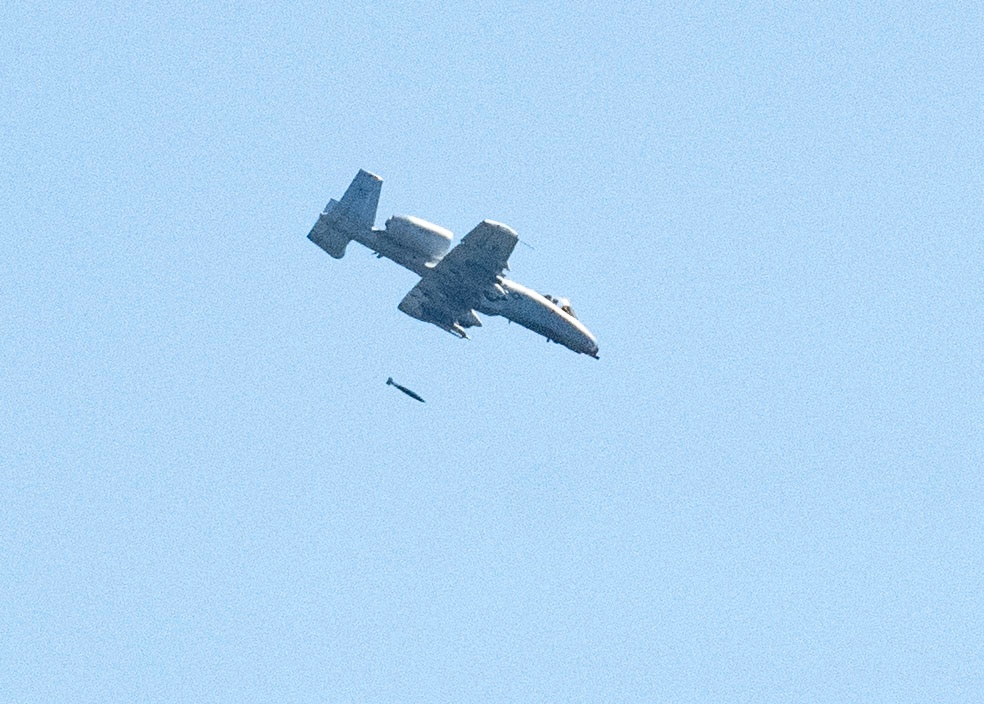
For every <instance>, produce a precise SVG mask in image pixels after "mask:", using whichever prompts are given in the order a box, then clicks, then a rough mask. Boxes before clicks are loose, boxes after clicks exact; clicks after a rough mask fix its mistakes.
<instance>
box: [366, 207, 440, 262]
mask: <svg viewBox="0 0 984 704" xmlns="http://www.w3.org/2000/svg"><path fill="white" fill-rule="evenodd" d="M383 232H384V234H385V236H386V238H387V239H389V240H391V241H392V242H395V243H397V244H399V245H400V246H402V247H406V248H407V249H410V250H413V251H414V252H417V253H419V254H421V255H422V256H424V257H425V258H426V259H427V260H428V261H434V260H437V259H440V258H441V257H443V256H444V255H445V254H447V253H448V250H449V249H450V248H451V239H452V238H453V237H454V235H453V234H451V231H450V230H446V229H444V228H443V227H441V226H440V225H435V224H433V223H430V222H427V221H426V220H421V219H420V218H416V217H414V216H413V215H394V216H393V217H391V218H390V219H389V220H387V221H386V229H385V230H384V231H383Z"/></svg>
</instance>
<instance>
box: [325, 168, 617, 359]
mask: <svg viewBox="0 0 984 704" xmlns="http://www.w3.org/2000/svg"><path fill="white" fill-rule="evenodd" d="M382 186H383V180H382V179H381V178H380V177H379V176H376V175H375V174H371V173H369V172H368V171H363V170H360V171H359V173H358V174H356V176H355V178H354V179H353V180H352V183H351V185H349V187H348V190H346V191H345V195H343V196H342V199H341V200H340V201H336V200H334V199H332V200H331V201H329V203H328V205H327V206H325V210H324V212H323V213H321V216H320V217H319V218H318V222H317V223H315V225H314V227H313V228H312V229H311V232H310V234H308V239H309V240H311V241H312V242H314V243H315V244H316V245H318V246H319V247H321V248H322V249H323V250H325V251H326V252H328V254H330V255H331V256H333V257H334V258H335V259H341V258H342V257H343V256H344V255H345V247H346V246H347V245H348V243H349V242H350V241H351V240H355V241H356V242H358V243H359V244H362V245H365V246H366V247H368V248H369V249H371V250H373V251H374V252H375V253H376V256H378V257H386V258H387V259H392V260H393V261H394V262H396V263H397V264H399V265H400V266H403V267H406V268H407V269H410V271H413V272H415V273H417V274H419V275H420V281H419V282H418V283H417V285H416V286H414V287H413V288H412V289H411V290H410V292H409V293H408V294H407V295H406V296H405V297H404V298H403V300H402V301H400V305H399V309H400V310H401V311H403V312H404V313H406V314H407V315H410V316H413V317H414V318H417V319H418V320H423V321H424V322H427V323H433V324H434V325H436V326H438V327H439V328H441V329H442V330H447V331H448V332H450V333H452V334H454V335H457V336H458V337H463V338H467V337H468V336H467V335H466V334H465V329H466V328H470V327H474V326H479V325H481V324H482V322H481V320H479V318H478V316H477V315H476V312H478V313H484V314H486V315H501V316H502V317H504V318H508V319H509V320H511V321H513V322H514V323H519V324H520V325H522V326H523V327H525V328H529V329H530V330H532V331H533V332H536V333H539V334H541V335H543V336H544V337H546V338H547V339H548V340H552V341H554V342H557V343H560V344H561V345H564V346H565V347H567V348H568V349H571V350H574V351H575V352H579V353H580V354H586V355H589V356H591V357H594V358H595V359H597V358H598V344H597V343H596V342H595V338H594V336H593V335H592V334H591V333H590V332H589V331H588V329H587V328H586V327H584V325H583V324H582V323H581V321H579V320H578V319H577V318H576V317H575V315H574V311H573V310H572V309H571V306H570V303H569V302H568V301H567V300H566V299H563V298H560V299H558V298H554V297H552V296H544V295H542V294H539V293H537V292H536V291H534V290H532V289H529V288H527V287H525V286H522V285H521V284H518V283H516V282H515V281H510V280H509V279H507V278H505V277H504V276H503V275H502V272H503V271H504V270H506V269H508V266H507V262H508V260H509V255H510V254H512V251H513V248H514V247H515V246H516V242H517V241H518V237H517V236H516V233H515V232H514V231H513V230H512V229H511V228H509V227H507V226H506V225H503V224H501V223H497V222H492V221H491V220H484V221H482V222H481V223H479V224H478V225H477V226H476V227H475V229H473V230H472V231H471V232H469V233H468V234H467V235H465V236H464V237H463V238H462V240H461V242H459V243H458V245H457V246H456V247H454V248H453V249H451V238H452V237H453V235H452V234H451V232H449V231H448V230H446V229H444V228H443V227H440V226H438V225H434V224H433V223H429V222H427V221H425V220H421V219H420V218H416V217H413V216H410V215H394V216H393V217H391V218H390V219H389V220H387V221H386V227H385V229H382V230H377V229H375V228H374V227H373V224H374V223H375V220H376V207H377V205H378V204H379V192H380V190H381V189H382ZM449 250H450V251H449Z"/></svg>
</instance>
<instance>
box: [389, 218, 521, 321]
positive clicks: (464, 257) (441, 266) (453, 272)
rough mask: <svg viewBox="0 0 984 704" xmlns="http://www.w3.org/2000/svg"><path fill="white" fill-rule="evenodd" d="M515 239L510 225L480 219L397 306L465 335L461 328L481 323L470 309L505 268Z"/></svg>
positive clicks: (408, 313)
mask: <svg viewBox="0 0 984 704" xmlns="http://www.w3.org/2000/svg"><path fill="white" fill-rule="evenodd" d="M518 239H519V238H518V237H517V235H516V233H515V232H514V231H513V230H512V228H510V227H508V226H506V225H503V224H501V223H497V222H492V221H491V220H483V221H482V222H481V223H479V224H478V225H477V226H476V227H475V228H474V229H473V230H472V231H471V232H469V233H468V234H467V235H465V236H464V237H463V238H462V240H461V242H460V243H459V244H458V246H457V247H455V248H454V249H452V250H451V251H450V252H448V253H447V254H446V255H445V256H444V258H443V259H441V261H439V262H438V263H437V264H436V265H435V266H434V268H433V269H431V270H430V271H428V272H427V273H425V274H424V275H423V276H422V277H421V279H420V282H419V283H418V284H417V285H416V286H414V287H413V288H412V289H410V292H409V293H408V294H407V295H406V296H404V297H403V300H402V301H400V305H399V309H400V310H401V311H403V312H404V313H406V314H407V315H409V316H411V317H414V318H417V319H418V320H423V321H424V322H427V323H433V324H434V325H437V326H438V327H439V328H442V329H444V330H447V331H448V332H450V333H453V334H455V335H458V336H459V337H467V335H465V331H464V328H466V327H471V326H472V325H481V322H480V321H479V320H478V316H476V315H475V311H474V310H473V309H474V308H475V307H476V306H477V305H478V303H479V298H480V296H481V295H482V292H483V291H485V290H487V289H488V288H489V287H491V286H494V285H495V284H496V282H497V281H498V278H499V277H500V276H501V275H502V272H503V271H504V270H505V269H506V268H507V263H508V261H509V256H510V255H511V254H512V251H513V248H514V247H515V246H516V242H517V241H518Z"/></svg>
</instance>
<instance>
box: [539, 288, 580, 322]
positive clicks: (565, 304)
mask: <svg viewBox="0 0 984 704" xmlns="http://www.w3.org/2000/svg"><path fill="white" fill-rule="evenodd" d="M543 297H544V298H546V299H547V300H548V301H550V302H551V303H553V304H554V305H556V306H557V307H558V308H560V309H561V310H562V311H564V312H565V313H567V315H569V316H571V317H572V318H574V319H575V320H576V319H577V316H576V315H574V309H573V308H571V302H570V301H569V300H567V299H566V298H554V297H553V296H551V295H550V294H549V293H545V294H543Z"/></svg>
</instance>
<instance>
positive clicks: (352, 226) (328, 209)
mask: <svg viewBox="0 0 984 704" xmlns="http://www.w3.org/2000/svg"><path fill="white" fill-rule="evenodd" d="M382 187H383V179H381V178H379V176H376V175H375V174H371V173H369V172H368V171H364V170H361V169H360V170H359V173H358V174H356V176H355V178H354V179H352V183H351V184H349V187H348V189H347V190H346V191H345V195H343V196H342V199H341V200H340V201H337V200H334V199H332V200H330V201H328V205H326V206H325V209H324V212H322V213H321V215H320V217H319V218H318V222H316V223H315V224H314V227H313V228H311V232H310V233H308V239H309V240H311V241H312V242H314V243H315V244H316V245H318V246H319V247H321V249H323V250H325V251H326V252H328V254H330V255H331V256H333V257H334V258H335V259H341V258H342V257H343V256H344V255H345V247H346V246H347V245H348V243H349V241H350V240H351V239H352V238H353V237H354V236H355V235H356V234H358V233H359V232H361V231H364V230H371V229H372V226H373V223H374V222H375V221H376V208H377V206H378V205H379V193H380V191H381V190H382Z"/></svg>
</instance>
